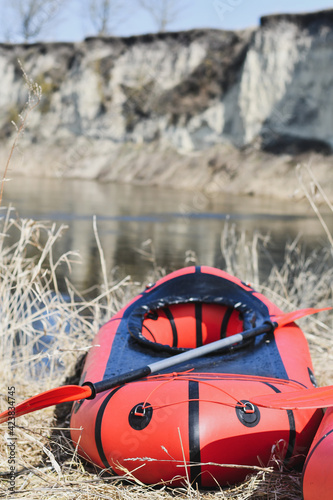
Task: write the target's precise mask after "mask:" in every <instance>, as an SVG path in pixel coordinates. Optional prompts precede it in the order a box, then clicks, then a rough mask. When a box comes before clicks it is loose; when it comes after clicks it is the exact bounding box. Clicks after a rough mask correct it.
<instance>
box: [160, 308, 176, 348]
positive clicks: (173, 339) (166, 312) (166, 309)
mask: <svg viewBox="0 0 333 500" xmlns="http://www.w3.org/2000/svg"><path fill="white" fill-rule="evenodd" d="M163 311H164V312H165V315H166V317H167V318H168V320H169V321H170V326H171V330H172V347H177V346H178V332H177V327H176V323H175V318H174V317H173V314H172V312H171V311H170V309H169V308H168V307H164V308H163Z"/></svg>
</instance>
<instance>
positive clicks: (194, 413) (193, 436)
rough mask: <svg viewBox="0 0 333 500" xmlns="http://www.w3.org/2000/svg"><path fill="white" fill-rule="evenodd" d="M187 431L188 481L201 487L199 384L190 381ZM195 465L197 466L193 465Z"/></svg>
mask: <svg viewBox="0 0 333 500" xmlns="http://www.w3.org/2000/svg"><path fill="white" fill-rule="evenodd" d="M188 397H189V403H188V429H189V457H190V464H191V466H190V480H191V484H192V483H193V482H195V483H196V484H197V485H198V487H199V488H200V486H201V465H199V464H200V462H201V454H200V432H199V382H197V381H195V380H190V381H189V383H188ZM195 463H197V464H198V465H193V464H195Z"/></svg>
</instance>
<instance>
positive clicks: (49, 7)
mask: <svg viewBox="0 0 333 500" xmlns="http://www.w3.org/2000/svg"><path fill="white" fill-rule="evenodd" d="M63 3H64V0H11V2H10V3H9V6H10V8H11V10H12V12H13V15H14V17H15V27H16V28H17V33H16V34H17V35H18V36H19V37H20V38H22V39H23V40H24V41H25V42H29V41H31V40H33V39H35V38H36V37H37V36H38V35H40V34H41V33H42V31H43V30H44V28H45V27H46V26H47V25H48V24H49V23H51V22H53V21H54V19H55V17H56V16H57V14H58V13H59V11H60V8H61V6H62V4H63ZM7 5H8V4H7ZM14 36H15V33H14Z"/></svg>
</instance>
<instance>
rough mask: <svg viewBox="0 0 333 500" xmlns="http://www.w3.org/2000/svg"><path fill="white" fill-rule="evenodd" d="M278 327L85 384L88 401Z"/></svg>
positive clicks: (270, 325) (269, 325)
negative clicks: (114, 388) (101, 393)
mask: <svg viewBox="0 0 333 500" xmlns="http://www.w3.org/2000/svg"><path fill="white" fill-rule="evenodd" d="M277 326H278V325H277V323H275V322H270V321H267V322H266V323H264V324H263V325H261V326H257V327H256V328H252V329H250V330H245V331H244V332H242V333H236V334H235V335H231V336H230V337H226V338H224V339H220V340H217V341H216V342H211V343H210V344H205V345H203V346H200V347H196V348H195V349H189V350H188V351H185V352H182V353H180V354H177V355H176V356H172V357H170V358H166V359H162V360H161V361H156V362H155V363H152V364H150V365H146V366H144V367H143V368H138V369H137V370H131V371H129V372H126V373H123V374H121V375H118V376H116V377H112V378H110V379H107V380H102V381H101V382H96V383H92V382H84V383H83V385H88V386H89V387H90V388H91V391H92V394H91V396H90V397H89V398H87V399H93V398H94V397H95V396H96V394H98V393H100V392H103V391H106V390H108V389H112V388H113V387H117V386H119V385H122V384H126V383H127V382H134V381H135V380H139V379H140V378H144V377H147V376H148V375H151V374H152V373H156V372H160V371H162V370H166V369H167V368H171V367H172V366H175V365H178V364H180V363H184V362H187V361H191V360H192V359H196V358H199V357H201V356H205V355H206V354H210V353H212V352H216V351H219V350H220V349H224V348H226V347H230V346H231V345H233V344H238V343H239V342H243V341H244V340H247V339H250V338H252V337H256V336H257V335H261V334H263V333H269V332H271V331H274V329H275V328H276V327H277Z"/></svg>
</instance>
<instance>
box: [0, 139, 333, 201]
mask: <svg viewBox="0 0 333 500" xmlns="http://www.w3.org/2000/svg"><path fill="white" fill-rule="evenodd" d="M84 143H85V141H84V139H83V144H84ZM100 146H101V145H100V144H97V143H91V144H90V145H89V148H88V149H87V150H85V154H84V155H83V156H82V158H81V159H80V160H79V158H76V160H75V162H73V164H72V167H71V168H65V167H64V166H65V165H66V161H67V160H66V157H67V155H68V147H69V144H67V143H66V142H64V143H63V144H62V145H61V147H60V146H59V145H58V146H57V148H52V147H44V146H43V145H38V146H35V145H30V146H29V155H27V154H22V147H21V145H20V148H19V149H18V150H16V151H15V154H14V156H13V158H12V160H11V170H10V172H9V173H8V177H11V176H12V175H13V176H14V177H17V176H20V177H23V178H24V177H30V178H34V177H36V178H55V179H59V178H62V179H86V180H96V181H97V182H100V183H101V185H102V184H103V185H105V184H106V185H107V183H114V182H116V183H118V184H132V185H137V186H156V187H159V188H165V189H175V190H182V191H187V192H191V191H192V192H197V193H199V194H200V193H202V195H203V196H205V197H206V198H207V199H208V200H209V198H214V197H216V196H218V195H219V194H220V195H222V194H227V195H235V196H254V197H258V198H270V199H275V200H288V201H292V200H294V201H296V202H298V201H299V200H301V199H302V198H304V192H303V191H302V189H301V186H300V178H299V175H300V170H299V169H300V167H302V168H301V171H302V172H303V176H304V180H305V182H306V183H307V182H309V181H310V180H311V179H310V177H309V175H308V172H307V167H310V169H311V171H312V173H313V176H314V177H315V179H316V182H317V183H318V184H319V185H322V186H325V193H326V196H327V198H328V199H329V200H330V201H332V202H333V177H332V170H333V156H332V155H328V156H326V155H322V154H320V153H303V154H299V155H291V154H280V155H276V154H271V153H267V152H264V151H261V150H259V149H254V148H245V149H242V150H239V149H237V148H235V147H234V146H232V145H230V144H229V145H216V146H214V147H212V148H210V149H208V150H204V151H200V152H196V153H192V154H180V153H179V152H177V151H176V150H174V149H166V150H165V151H161V150H160V149H159V148H158V146H157V145H153V144H150V145H134V144H126V145H124V146H122V147H121V149H120V150H117V151H114V152H113V153H112V152H110V151H107V145H106V144H105V145H104V146H105V147H104V148H102V149H101V148H100ZM7 151H8V150H4V149H3V150H1V151H0V164H2V165H5V162H6V160H7V157H6V154H7ZM106 151H107V152H106ZM106 161H109V162H110V165H109V166H107V167H106V166H105V167H102V168H101V165H103V164H105V162H106ZM41 165H42V166H43V168H39V166H41ZM312 182H313V181H312ZM317 194H318V193H317ZM318 196H319V195H318ZM319 201H320V197H319Z"/></svg>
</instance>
